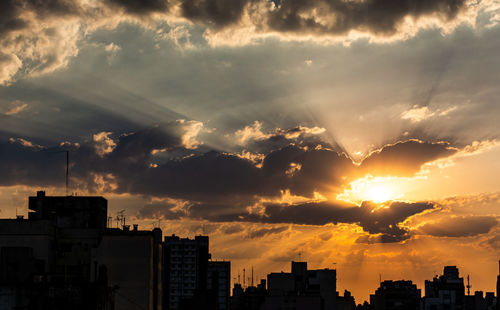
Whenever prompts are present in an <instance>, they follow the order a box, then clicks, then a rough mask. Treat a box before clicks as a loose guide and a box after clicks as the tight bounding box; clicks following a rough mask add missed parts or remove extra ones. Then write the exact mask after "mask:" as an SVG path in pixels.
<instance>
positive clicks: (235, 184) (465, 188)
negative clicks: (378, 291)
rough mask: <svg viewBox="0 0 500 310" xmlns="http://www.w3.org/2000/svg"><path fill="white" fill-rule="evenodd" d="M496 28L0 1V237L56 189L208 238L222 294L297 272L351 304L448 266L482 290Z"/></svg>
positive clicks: (495, 23) (385, 11) (416, 3)
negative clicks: (242, 281)
mask: <svg viewBox="0 0 500 310" xmlns="http://www.w3.org/2000/svg"><path fill="white" fill-rule="evenodd" d="M499 7H500V2H499V1H498V0H485V1H480V2H475V1H466V0H436V1H424V0H402V1H387V0H369V1H350V0H318V1H305V0H281V1H280V0H275V1H268V0H200V1H193V0H169V1H165V0H148V1H136V0H51V1H32V0H7V1H2V3H1V4H0V44H1V46H2V49H1V50H0V211H1V213H0V215H1V217H3V218H15V217H16V215H20V214H22V215H27V212H28V210H27V206H28V203H27V197H28V196H29V195H32V194H33V193H34V192H36V191H38V190H45V191H46V192H47V193H50V194H51V195H65V194H66V188H65V181H66V167H68V170H69V179H68V181H69V185H68V189H67V190H68V193H69V194H73V195H75V196H87V195H92V196H104V197H106V199H108V201H109V206H108V213H109V214H110V215H111V216H112V217H113V219H112V220H111V222H112V223H113V224H116V222H115V219H116V217H117V216H119V215H120V214H122V215H125V216H126V220H127V222H130V223H132V222H133V223H137V224H138V225H139V227H141V228H145V229H153V228H154V227H158V228H161V229H162V231H163V232H164V233H165V234H166V235H171V234H173V233H175V234H176V235H180V236H187V237H194V236H195V235H199V234H203V235H210V238H211V249H212V250H211V252H212V254H213V255H214V256H213V258H214V259H227V260H230V261H231V269H232V275H233V277H234V275H235V272H236V273H237V271H238V270H242V269H243V268H246V269H247V270H248V268H251V267H252V266H253V267H254V268H255V271H256V273H257V274H260V275H266V274H268V273H269V272H271V271H273V270H274V271H276V270H287V268H288V264H289V262H290V261H297V260H304V261H308V263H309V266H310V267H311V268H312V269H320V268H332V269H337V270H338V271H339V272H338V274H337V279H338V283H337V287H338V288H339V291H342V290H343V289H344V288H346V289H348V290H349V291H350V292H351V293H352V294H353V296H354V298H355V299H356V300H367V299H368V294H369V292H370V291H372V290H373V288H374V287H376V285H377V283H378V281H379V275H380V274H382V277H383V278H386V279H400V280H402V279H412V280H413V283H415V284H417V285H418V287H419V288H423V283H424V281H425V280H426V279H431V278H432V277H433V276H434V275H437V274H440V272H441V271H442V267H443V266H458V267H459V268H460V270H461V271H462V272H467V274H470V278H471V282H472V285H473V289H474V290H483V291H488V290H491V289H489V288H492V287H494V286H495V283H496V275H493V274H492V273H491V271H492V270H496V268H497V263H498V259H499V257H500V226H499V223H498V219H499V216H500V180H499V179H498V177H497V176H498V175H500V161H499V158H500V127H499V126H498V124H499V123H500V104H499V102H498V101H499V98H500V88H499V87H498V84H499V82H500V76H499V73H498V72H500V61H499V58H498V56H497V54H498V52H499V51H500V39H499V38H500V24H499V20H500V9H499ZM65 155H68V156H69V165H68V166H66V157H65ZM231 280H233V279H231Z"/></svg>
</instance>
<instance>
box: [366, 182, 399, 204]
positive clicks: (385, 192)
mask: <svg viewBox="0 0 500 310" xmlns="http://www.w3.org/2000/svg"><path fill="white" fill-rule="evenodd" d="M393 196H394V193H393V192H392V189H391V188H389V187H387V186H384V185H375V186H373V187H371V188H369V189H367V190H366V199H367V200H371V201H374V202H384V201H387V200H390V199H391V198H392V197H393Z"/></svg>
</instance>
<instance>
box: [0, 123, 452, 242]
mask: <svg viewBox="0 0 500 310" xmlns="http://www.w3.org/2000/svg"><path fill="white" fill-rule="evenodd" d="M190 125H191V123H189V122H186V121H174V122H169V123H165V124H163V125H159V126H155V127H153V128H148V129H144V130H140V131H137V132H134V133H126V134H111V133H101V134H97V135H94V136H93V140H92V141H86V142H83V143H81V144H69V143H65V144H63V145H61V146H60V147H58V148H54V149H47V148H44V147H42V146H37V145H33V144H32V143H30V142H29V141H26V140H22V139H17V140H14V139H13V140H11V141H10V142H8V143H4V144H2V145H0V168H1V170H2V172H4V173H2V175H1V176H0V184H2V185H18V184H26V185H41V186H47V185H54V186H57V185H62V183H63V181H64V163H65V161H64V160H63V159H64V158H63V155H64V154H62V153H54V152H55V151H61V150H64V149H68V150H70V158H71V170H70V175H71V184H72V189H74V190H77V189H78V190H79V191H90V192H102V191H104V192H116V193H129V194H136V195H141V196H145V197H160V198H174V199H178V201H179V203H180V204H181V208H178V207H177V206H176V203H152V204H149V205H146V206H144V207H143V208H142V209H141V210H140V211H139V213H138V217H140V218H164V219H179V218H184V217H186V218H191V219H200V220H209V221H212V222H231V221H242V222H261V223H270V224H284V223H290V224H304V225H325V224H328V223H334V224H337V223H355V224H358V225H360V226H361V227H363V229H364V230H365V231H366V232H368V233H370V234H372V235H378V237H380V238H381V239H380V238H379V239H380V241H381V242H396V241H402V240H405V239H407V238H409V234H408V231H407V230H406V229H405V228H402V227H400V226H399V225H398V224H400V223H401V222H403V221H404V220H405V219H406V218H408V217H410V216H412V215H414V214H417V213H420V212H422V211H424V210H427V209H430V208H433V204H430V203H413V204H409V203H402V202H392V203H390V204H389V205H388V206H387V207H385V208H379V206H378V205H376V204H373V203H368V202H364V203H363V204H362V205H361V206H353V205H348V204H345V203H340V202H323V203H306V204H298V205H291V206H289V205H286V206H283V205H279V204H264V205H263V206H261V207H262V208H263V209H262V210H263V213H260V212H251V211H249V209H248V207H252V206H256V207H257V208H259V205H261V202H260V201H261V199H262V198H263V197H267V198H271V199H273V198H279V197H281V195H282V193H283V191H284V190H289V191H290V193H291V194H292V195H299V196H303V197H309V198H313V197H314V196H315V192H319V193H339V192H341V191H342V190H343V188H344V187H345V186H346V185H347V184H348V183H349V182H350V181H351V180H353V178H354V177H355V176H356V175H357V169H363V171H369V170H367V169H368V168H367V167H368V166H363V165H365V163H363V164H362V165H361V168H358V167H357V166H356V165H355V164H353V162H352V161H351V160H350V159H349V158H348V157H347V156H345V155H343V154H339V153H337V152H336V151H333V150H330V149H323V148H311V147H302V146H297V145H293V144H292V145H289V146H287V147H283V148H280V149H278V150H275V151H272V152H270V153H268V154H266V155H265V157H264V160H263V161H262V166H261V167H259V166H256V165H255V163H254V162H252V161H251V160H249V159H246V158H242V157H240V156H238V155H235V154H230V153H222V152H219V151H209V152H199V151H198V150H192V149H186V145H185V136H186V134H187V133H188V132H189V129H190V127H189V126H190ZM405 145H408V146H407V147H405ZM434 146H438V147H437V148H436V149H435V150H434ZM442 146H443V145H441V144H437V145H434V144H425V143H420V142H415V141H407V142H401V143H400V144H396V145H393V146H389V147H387V148H383V149H381V150H380V151H379V152H378V153H376V155H373V154H372V156H370V157H368V158H367V161H368V163H369V164H370V165H375V164H377V165H376V166H374V167H375V168H377V167H378V166H379V165H380V164H382V163H386V161H387V162H389V163H392V164H393V165H395V166H396V167H399V166H398V163H399V165H403V163H404V164H405V165H409V166H411V171H418V167H419V166H420V165H421V164H423V163H424V162H426V161H429V160H432V159H435V158H436V157H438V156H447V155H450V154H451V153H449V152H446V151H443V150H442ZM445 147H447V146H445ZM419 148H423V149H424V150H425V151H419ZM428 148H429V149H430V150H431V151H429V150H428ZM172 152H177V153H178V154H180V155H182V154H184V155H183V156H179V157H178V158H173V159H172V158H168V157H167V158H166V159H165V158H163V157H162V156H164V155H163V154H169V153H172ZM373 156H376V157H373ZM400 157H402V158H403V159H401V162H398V160H399V158H400ZM384 172H386V171H385V170H384ZM392 172H393V173H394V175H400V174H401V171H400V170H394V171H392ZM371 241H373V240H372V239H370V240H365V241H363V240H361V241H360V242H371Z"/></svg>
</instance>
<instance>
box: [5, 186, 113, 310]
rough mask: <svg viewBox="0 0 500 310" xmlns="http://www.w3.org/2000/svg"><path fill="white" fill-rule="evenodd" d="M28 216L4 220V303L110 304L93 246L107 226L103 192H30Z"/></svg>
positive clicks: (71, 306) (30, 305)
mask: <svg viewBox="0 0 500 310" xmlns="http://www.w3.org/2000/svg"><path fill="white" fill-rule="evenodd" d="M28 207H29V209H30V210H31V212H30V213H29V216H28V219H24V218H23V217H22V216H18V217H17V219H12V220H11V219H2V220H0V252H1V253H0V257H1V261H0V308H1V309H75V310H76V309H111V308H112V306H113V292H112V290H111V288H110V287H109V285H108V283H107V278H106V277H100V278H97V277H93V273H92V272H91V269H92V261H91V251H92V249H93V248H95V247H97V245H98V244H99V242H100V239H101V236H102V233H103V232H104V230H105V229H106V219H107V201H106V199H104V198H102V197H72V196H59V197H47V196H46V195H45V192H43V191H40V192H37V196H36V197H29V206H28Z"/></svg>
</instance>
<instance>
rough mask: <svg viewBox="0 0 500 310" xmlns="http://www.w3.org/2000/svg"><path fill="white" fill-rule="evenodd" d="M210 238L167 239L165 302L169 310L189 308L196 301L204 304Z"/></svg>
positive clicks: (164, 284) (164, 279) (168, 237)
mask: <svg viewBox="0 0 500 310" xmlns="http://www.w3.org/2000/svg"><path fill="white" fill-rule="evenodd" d="M209 259H210V253H209V252H208V237H207V236H196V237H195V238H194V239H189V238H179V237H178V236H176V235H172V236H166V237H165V239H164V241H163V268H164V269H163V286H164V294H163V301H164V303H165V308H166V309H170V310H177V309H182V308H186V307H188V306H183V304H188V303H189V302H190V300H192V299H193V297H195V296H196V297H198V298H197V299H199V300H201V299H203V298H204V297H202V296H201V295H203V294H205V293H206V289H207V279H208V274H207V273H208V260H209Z"/></svg>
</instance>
